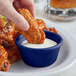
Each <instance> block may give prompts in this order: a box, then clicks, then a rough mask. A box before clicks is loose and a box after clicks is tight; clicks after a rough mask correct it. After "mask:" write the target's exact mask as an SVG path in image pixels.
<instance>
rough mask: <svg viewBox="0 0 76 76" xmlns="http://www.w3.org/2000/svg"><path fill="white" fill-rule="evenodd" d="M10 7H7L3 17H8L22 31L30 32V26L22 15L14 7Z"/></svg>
mask: <svg viewBox="0 0 76 76" xmlns="http://www.w3.org/2000/svg"><path fill="white" fill-rule="evenodd" d="M8 6H9V8H8V7H5V9H6V10H5V9H4V12H5V13H3V15H4V16H6V17H7V18H8V19H9V20H11V21H12V22H13V23H15V24H16V25H17V26H18V27H19V28H21V29H22V30H28V28H29V24H28V22H27V21H26V20H25V19H24V17H23V16H22V15H20V14H19V13H18V12H17V11H16V10H15V9H14V8H13V6H12V5H10V4H9V5H8Z"/></svg>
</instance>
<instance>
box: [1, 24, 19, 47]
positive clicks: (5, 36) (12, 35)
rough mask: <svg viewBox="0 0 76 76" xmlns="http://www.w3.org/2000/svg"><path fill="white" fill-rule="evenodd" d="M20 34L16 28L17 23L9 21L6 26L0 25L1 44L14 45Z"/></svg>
mask: <svg viewBox="0 0 76 76" xmlns="http://www.w3.org/2000/svg"><path fill="white" fill-rule="evenodd" d="M18 35H19V34H18V31H16V30H15V25H10V24H9V23H7V24H6V25H5V27H3V28H2V27H0V44H1V45H3V46H13V45H15V39H16V37H17V36H18Z"/></svg>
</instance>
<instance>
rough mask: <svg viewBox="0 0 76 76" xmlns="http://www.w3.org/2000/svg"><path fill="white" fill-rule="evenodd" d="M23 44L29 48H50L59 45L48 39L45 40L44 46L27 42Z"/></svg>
mask: <svg viewBox="0 0 76 76" xmlns="http://www.w3.org/2000/svg"><path fill="white" fill-rule="evenodd" d="M21 44H22V45H23V46H26V47H29V48H48V47H52V46H55V45H57V43H56V42H55V41H53V40H51V39H48V38H46V39H45V41H44V43H43V44H31V43H28V42H27V40H25V41H23V42H22V43H21Z"/></svg>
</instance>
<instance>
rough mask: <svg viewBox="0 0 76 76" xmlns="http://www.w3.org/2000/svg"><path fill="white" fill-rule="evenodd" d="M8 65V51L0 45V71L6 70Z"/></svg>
mask: <svg viewBox="0 0 76 76" xmlns="http://www.w3.org/2000/svg"><path fill="white" fill-rule="evenodd" d="M9 67H10V63H9V60H8V53H7V52H6V50H5V49H4V47H3V46H1V45H0V71H5V72H6V71H7V70H8V69H9Z"/></svg>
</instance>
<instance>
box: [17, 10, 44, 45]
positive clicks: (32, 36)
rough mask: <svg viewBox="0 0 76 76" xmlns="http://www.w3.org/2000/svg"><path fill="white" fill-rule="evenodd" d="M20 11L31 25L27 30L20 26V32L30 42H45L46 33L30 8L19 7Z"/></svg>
mask: <svg viewBox="0 0 76 76" xmlns="http://www.w3.org/2000/svg"><path fill="white" fill-rule="evenodd" d="M18 12H19V13H20V14H21V15H22V16H23V17H24V18H25V19H26V20H27V22H28V23H29V27H30V28H29V29H28V30H27V31H23V30H21V29H20V28H18V32H19V33H20V34H22V35H23V36H24V37H25V38H26V40H27V41H28V42H29V43H32V44H42V43H44V40H45V33H44V32H43V31H42V29H39V26H38V24H37V22H36V20H35V19H34V18H33V16H32V15H31V13H30V12H29V10H27V9H18Z"/></svg>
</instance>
